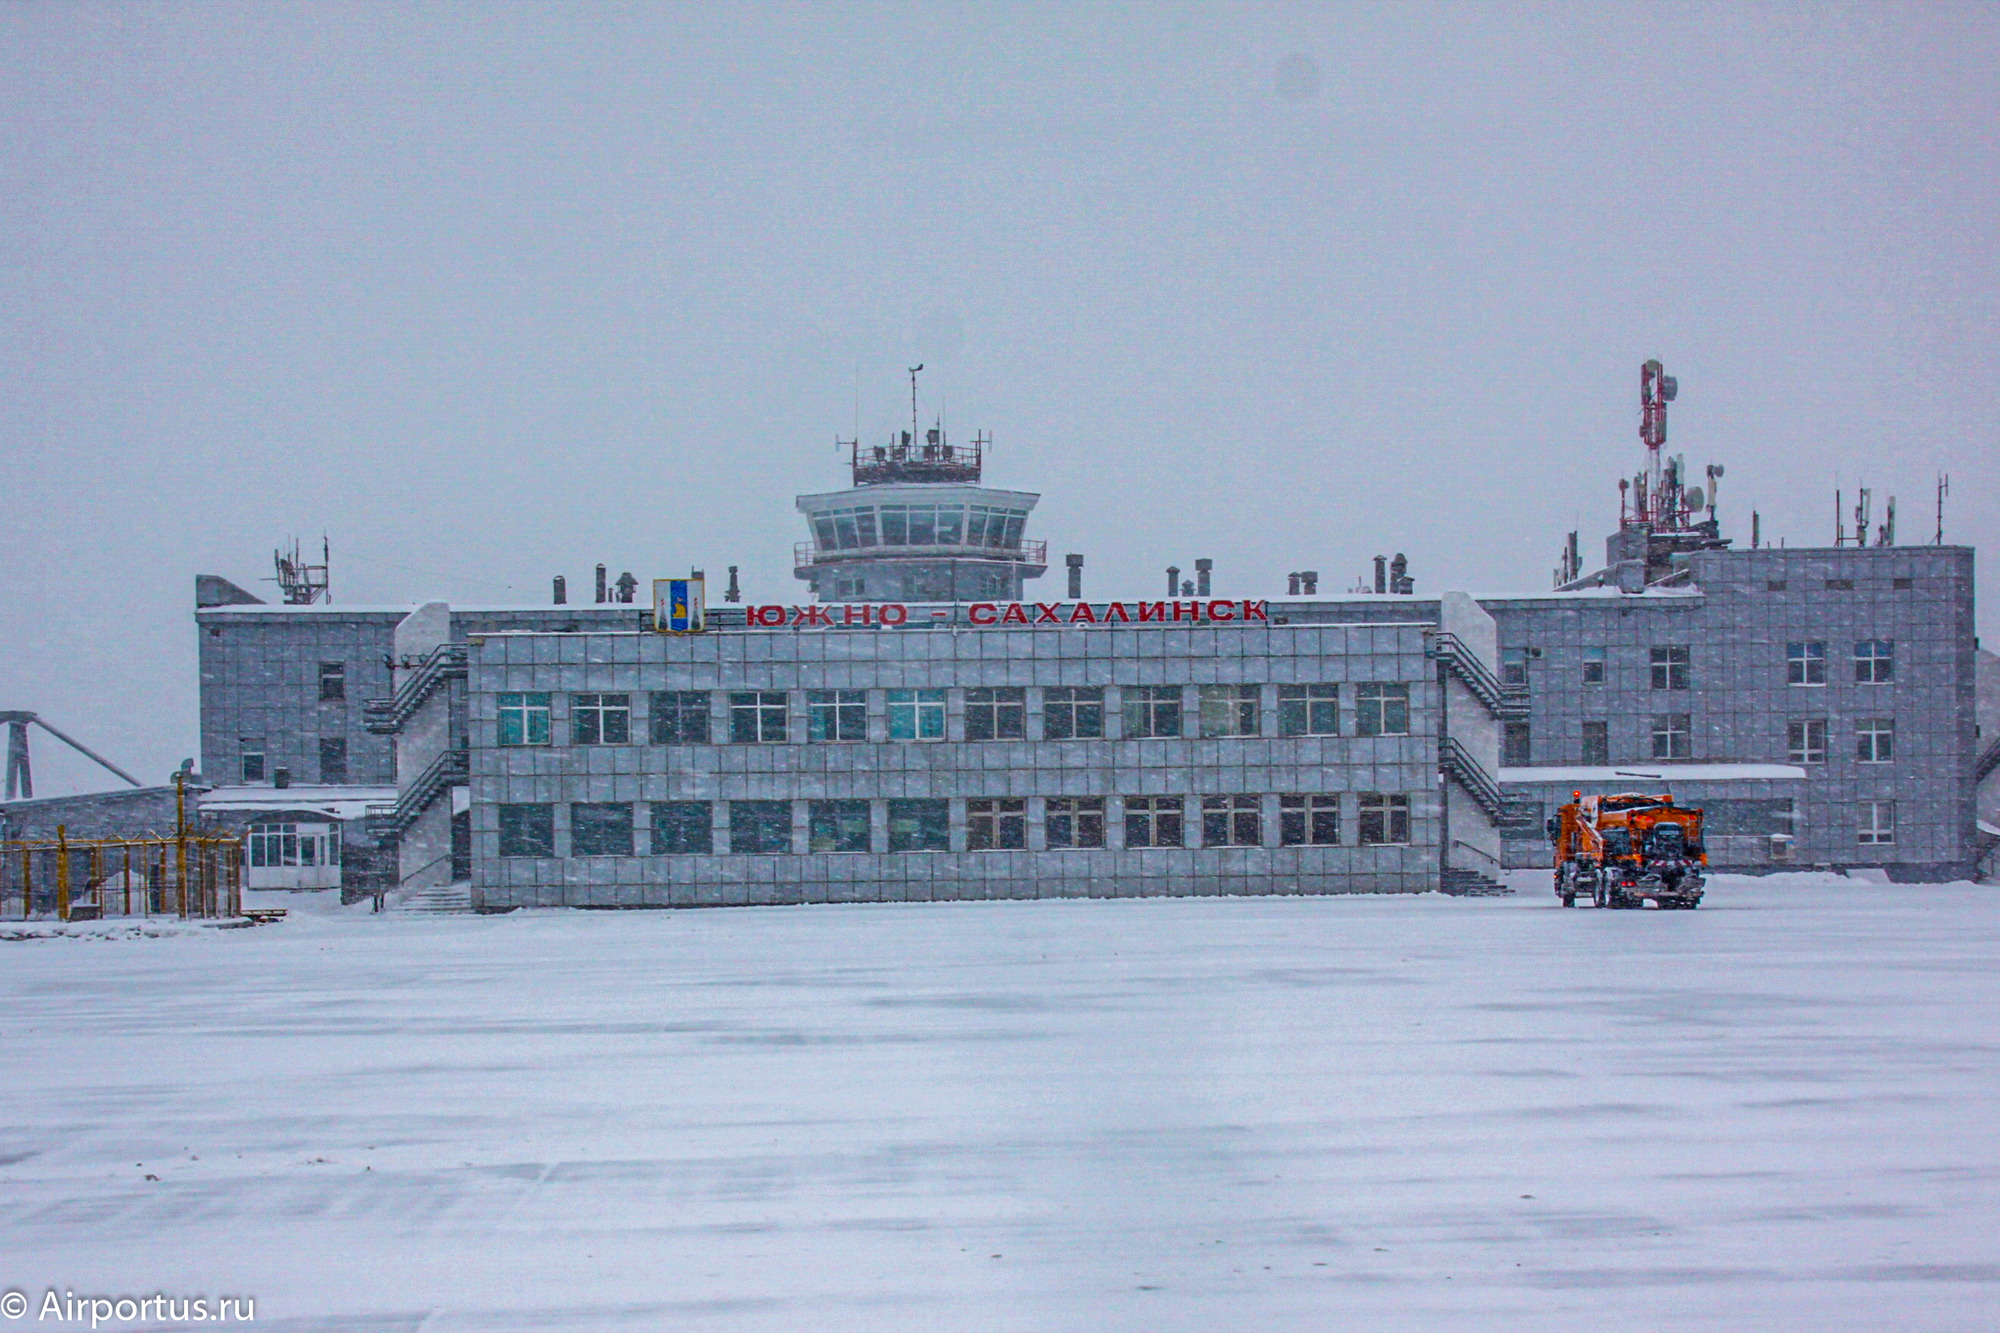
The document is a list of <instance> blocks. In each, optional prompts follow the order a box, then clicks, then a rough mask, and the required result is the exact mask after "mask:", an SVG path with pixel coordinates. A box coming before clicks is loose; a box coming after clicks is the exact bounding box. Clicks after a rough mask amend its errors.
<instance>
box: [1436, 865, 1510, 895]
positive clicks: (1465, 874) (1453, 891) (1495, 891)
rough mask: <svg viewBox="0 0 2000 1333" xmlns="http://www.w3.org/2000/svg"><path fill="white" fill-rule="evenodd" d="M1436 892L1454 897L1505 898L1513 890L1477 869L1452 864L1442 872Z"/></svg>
mask: <svg viewBox="0 0 2000 1333" xmlns="http://www.w3.org/2000/svg"><path fill="white" fill-rule="evenodd" d="M1438 892H1439V893H1446V894H1450V895H1451V896H1452V897H1454V898H1505V897H1509V896H1511V895H1512V894H1513V892H1514V891H1513V890H1512V889H1510V888H1508V887H1507V886H1506V885H1505V884H1502V883H1501V882H1500V881H1499V880H1497V879H1494V878H1493V877H1492V876H1491V875H1483V874H1481V873H1480V872H1479V871H1477V870H1461V869H1459V868H1458V867H1457V866H1453V867H1451V868H1450V869H1449V870H1446V871H1445V872H1444V876H1443V880H1442V882H1441V883H1439V885H1438Z"/></svg>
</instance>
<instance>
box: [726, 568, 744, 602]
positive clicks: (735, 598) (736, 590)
mask: <svg viewBox="0 0 2000 1333" xmlns="http://www.w3.org/2000/svg"><path fill="white" fill-rule="evenodd" d="M722 600H723V601H725V602H740V601H742V600H743V589H742V588H740V587H738V586H737V584H736V566H734V565H731V566H730V567H729V591H727V592H725V593H723V594H722Z"/></svg>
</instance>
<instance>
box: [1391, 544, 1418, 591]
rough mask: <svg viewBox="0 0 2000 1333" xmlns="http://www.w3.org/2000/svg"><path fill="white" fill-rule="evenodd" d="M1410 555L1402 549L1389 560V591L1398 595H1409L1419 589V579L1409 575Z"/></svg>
mask: <svg viewBox="0 0 2000 1333" xmlns="http://www.w3.org/2000/svg"><path fill="white" fill-rule="evenodd" d="M1409 569H1410V557H1408V556H1406V555H1404V554H1403V553H1402V552H1401V551H1398V552H1396V558H1395V559H1394V560H1391V561H1390V562H1389V591H1390V592H1393V593H1395V594H1396V595H1397V596H1398V597H1408V596H1409V595H1410V594H1411V593H1413V592H1415V591H1416V590H1417V581H1416V580H1415V579H1413V578H1410V577H1409Z"/></svg>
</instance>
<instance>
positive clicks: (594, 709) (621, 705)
mask: <svg viewBox="0 0 2000 1333" xmlns="http://www.w3.org/2000/svg"><path fill="white" fill-rule="evenodd" d="M569 734H570V741H571V743H573V744H576V745H626V744H629V743H630V742H631V740H632V696H631V695H629V694H572V695H571V696H570V697H569Z"/></svg>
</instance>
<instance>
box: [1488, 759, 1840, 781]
mask: <svg viewBox="0 0 2000 1333" xmlns="http://www.w3.org/2000/svg"><path fill="white" fill-rule="evenodd" d="M1805 775H1806V771H1805V770H1804V769H1803V768H1795V767H1793V766H1792V765H1790V764H1653V765H1646V764H1634V765H1631V766H1629V767H1626V768H1503V769H1501V770H1500V781H1502V782H1504V783H1514V784H1526V783H1536V782H1549V783H1559V784H1562V785H1564V786H1571V785H1582V784H1583V783H1587V782H1589V783H1596V782H1634V781H1638V782H1664V783H1667V784H1669V785H1672V784H1673V783H1676V782H1784V781H1789V780H1800V779H1803V778H1804V777H1805Z"/></svg>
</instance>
